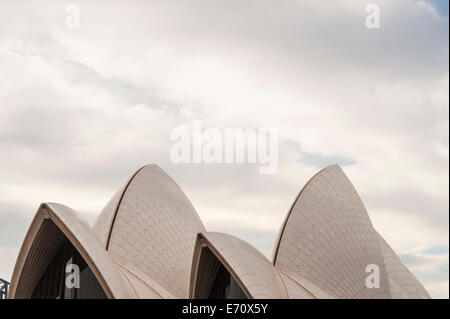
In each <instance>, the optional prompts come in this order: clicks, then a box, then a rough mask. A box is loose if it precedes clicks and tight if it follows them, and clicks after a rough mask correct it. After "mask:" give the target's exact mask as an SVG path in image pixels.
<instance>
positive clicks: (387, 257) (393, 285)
mask: <svg viewBox="0 0 450 319" xmlns="http://www.w3.org/2000/svg"><path fill="white" fill-rule="evenodd" d="M378 239H379V241H380V245H381V251H382V252H383V257H384V264H385V265H386V271H387V276H388V280H389V286H390V290H391V295H392V298H393V299H429V298H431V297H430V295H429V294H428V292H427V291H426V290H425V288H424V287H423V286H422V284H421V283H420V282H419V281H418V280H417V278H416V277H415V276H414V275H413V274H412V273H411V272H410V271H409V270H408V268H406V267H405V265H403V263H402V261H401V260H400V258H399V257H398V256H397V254H396V253H395V252H394V250H392V248H391V246H389V244H388V243H387V242H386V240H384V238H383V237H381V235H380V234H378Z"/></svg>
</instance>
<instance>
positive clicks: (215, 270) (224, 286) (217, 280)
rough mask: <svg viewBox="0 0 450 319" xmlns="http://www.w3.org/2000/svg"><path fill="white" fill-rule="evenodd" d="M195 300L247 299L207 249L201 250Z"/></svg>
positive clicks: (232, 278)
mask: <svg viewBox="0 0 450 319" xmlns="http://www.w3.org/2000/svg"><path fill="white" fill-rule="evenodd" d="M195 298H199V299H247V296H246V295H245V293H244V292H243V291H242V289H241V287H240V286H239V284H238V283H237V281H236V280H235V279H234V277H233V276H232V275H231V274H230V273H229V272H228V270H227V269H226V268H225V266H224V265H222V263H221V262H220V261H219V260H218V259H217V257H216V256H215V255H214V254H213V253H212V252H211V251H210V250H209V249H208V248H203V249H202V252H201V255H200V261H199V267H198V274H197V283H196V289H195Z"/></svg>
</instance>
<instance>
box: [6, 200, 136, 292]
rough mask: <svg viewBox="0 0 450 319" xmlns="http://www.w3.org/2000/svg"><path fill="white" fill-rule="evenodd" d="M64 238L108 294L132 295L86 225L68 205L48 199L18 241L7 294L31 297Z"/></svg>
mask: <svg viewBox="0 0 450 319" xmlns="http://www.w3.org/2000/svg"><path fill="white" fill-rule="evenodd" d="M65 239H68V240H69V241H70V242H71V243H72V245H73V246H74V247H75V248H76V249H77V251H78V252H79V253H80V254H81V256H82V257H83V259H84V260H85V261H86V263H87V264H88V265H89V267H90V269H91V270H92V271H93V273H94V275H95V277H96V279H97V280H98V282H99V283H100V285H101V287H102V289H103V291H104V292H105V294H106V296H107V297H108V298H130V297H132V296H130V295H129V294H128V287H126V284H125V283H124V282H123V280H122V278H121V277H120V274H119V273H118V272H117V269H116V267H115V266H114V262H113V260H112V258H111V257H110V255H109V254H108V253H107V252H106V251H105V249H104V248H103V246H102V245H101V243H100V241H99V240H98V239H97V238H96V237H95V236H94V234H93V233H92V232H91V229H90V227H89V225H87V224H86V222H84V221H83V219H82V218H81V217H80V216H79V215H78V214H77V213H76V212H75V211H73V210H72V209H70V208H68V207H66V206H63V205H60V204H55V203H48V204H42V205H41V206H40V208H39V210H38V211H37V213H36V215H35V217H34V219H33V222H32V223H31V226H30V228H29V230H28V233H27V235H26V237H25V240H24V242H23V244H22V248H21V250H20V252H19V257H18V259H17V261H16V265H15V268H14V272H13V276H12V279H11V288H10V291H9V294H8V298H30V297H31V294H32V292H33V289H34V287H35V286H36V284H37V281H38V280H39V278H40V276H41V274H42V273H43V272H44V270H45V269H46V267H47V265H48V263H49V262H50V259H51V258H52V256H53V255H54V254H55V253H56V251H57V250H58V248H59V247H60V246H61V244H62V242H63V241H64V240H65Z"/></svg>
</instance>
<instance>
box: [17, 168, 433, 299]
mask: <svg viewBox="0 0 450 319" xmlns="http://www.w3.org/2000/svg"><path fill="white" fill-rule="evenodd" d="M73 265H75V266H76V267H77V268H76V272H77V274H79V276H78V279H77V285H76V286H75V287H72V286H70V287H69V286H68V285H67V281H68V280H69V281H70V280H71V278H69V277H70V276H72V275H73V274H74V273H75V272H74V268H73V267H74V266H73ZM374 265H375V267H376V269H377V271H376V273H375V272H374V273H373V274H371V273H368V272H366V271H367V267H368V266H372V267H373V266H374ZM369 275H372V276H375V275H376V278H375V277H374V279H373V280H374V283H375V281H376V283H375V284H374V286H373V285H372V286H371V285H368V283H367V278H368V276H369ZM8 298H53V299H82V298H145V299H161V298H164V299H165V298H199V299H223V298H227V299H228V298H238V299H241V298H243V299H245V298H292V299H317V298H346V299H349V298H430V296H429V294H428V293H427V291H426V290H425V289H424V287H423V286H422V285H421V284H420V282H419V281H418V280H417V279H416V278H415V277H414V275H413V274H412V273H411V272H410V271H409V270H408V269H407V268H406V267H405V266H404V265H403V263H402V262H401V261H400V259H399V258H398V257H397V255H396V254H395V252H394V251H393V250H392V248H390V246H389V245H388V244H387V243H386V241H385V240H384V239H383V238H382V237H381V236H380V235H379V234H378V233H377V231H376V230H375V229H374V228H373V226H372V223H371V221H370V218H369V216H368V214H367V212H366V210H365V208H364V205H363V203H362V201H361V199H360V197H359V196H358V194H357V193H356V191H355V189H354V188H353V185H352V184H351V182H350V181H349V180H348V178H347V177H346V176H345V174H344V172H343V171H342V170H341V169H340V168H339V167H338V166H336V165H333V166H330V167H327V168H325V169H323V170H322V171H320V172H319V173H317V174H316V175H315V176H314V177H313V178H311V180H310V181H309V182H308V183H307V184H306V185H305V186H304V187H303V189H302V190H301V191H300V193H299V195H298V196H297V198H296V199H295V201H294V203H293V205H292V207H291V209H290V211H289V212H288V214H287V216H286V219H285V221H284V223H283V225H282V226H281V229H280V232H279V235H278V238H277V240H276V242H275V244H274V248H273V254H272V256H271V258H270V259H269V258H267V257H266V256H264V255H263V254H261V253H260V252H259V251H258V250H257V249H255V248H254V247H253V246H251V245H250V244H248V243H246V242H245V241H243V240H241V239H239V238H236V237H234V236H231V235H227V234H223V233H215V232H208V231H206V229H205V227H204V226H203V224H202V222H201V220H200V218H199V216H198V215H197V213H196V211H195V209H194V208H193V206H192V204H191V203H190V201H189V200H188V199H187V197H186V196H185V194H184V193H183V191H182V190H181V189H180V187H179V186H178V185H177V184H176V183H175V182H174V181H173V180H172V179H171V178H170V177H169V176H168V175H167V174H166V173H165V172H164V171H163V170H161V169H160V168H159V167H158V166H156V165H148V166H145V167H143V168H141V169H140V170H139V171H137V172H136V173H135V174H134V175H133V176H132V177H131V179H130V180H129V181H128V182H127V183H126V184H125V185H124V186H123V187H122V188H121V189H119V191H118V192H117V193H116V194H115V195H114V196H113V198H112V199H111V200H110V201H109V203H108V204H107V205H106V207H105V208H104V209H103V211H102V212H101V213H100V215H99V216H98V218H97V220H96V222H95V223H94V225H93V227H90V226H89V225H88V224H87V223H86V222H85V221H83V219H82V218H81V216H80V215H79V214H77V213H76V212H75V211H73V210H72V209H70V208H68V207H66V206H63V205H60V204H55V203H45V204H42V205H41V206H40V207H39V209H38V211H37V213H36V215H35V217H34V219H33V221H32V224H31V226H30V228H29V230H28V232H27V234H26V237H25V240H24V242H23V245H22V248H21V250H20V253H19V256H18V259H17V262H16V265H15V268H14V272H13V276H12V279H11V285H10V289H9V293H8Z"/></svg>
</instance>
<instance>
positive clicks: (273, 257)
mask: <svg viewBox="0 0 450 319" xmlns="http://www.w3.org/2000/svg"><path fill="white" fill-rule="evenodd" d="M331 167H339V165H337V164H333V165H330V166H327V167H325V168H322V169H321V170H320V171H318V172H317V173H316V174H314V175H313V176H312V177H311V178H310V179H309V180H308V181H307V182H306V184H305V185H303V187H302V189H301V190H300V192H298V194H297V196H296V197H295V199H294V201H293V202H292V204H291V207H290V208H289V211H288V213H287V214H286V217H285V218H284V220H283V223H282V224H281V227H280V230H279V231H278V234H277V238H276V239H275V243H274V245H273V248H272V253H271V260H272V263H273V264H274V265H275V263H276V261H277V255H278V249H279V248H280V243H281V240H282V238H283V233H284V230H285V229H286V225H287V223H288V221H289V217H290V216H291V213H292V211H293V210H294V207H295V204H296V203H297V201H298V199H299V198H300V196H301V195H302V193H303V191H304V190H305V189H306V187H307V186H308V185H309V183H310V182H311V181H312V180H313V179H314V178H315V177H316V176H317V175H319V174H321V173H322V172H323V171H325V170H327V169H329V168H331Z"/></svg>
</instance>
